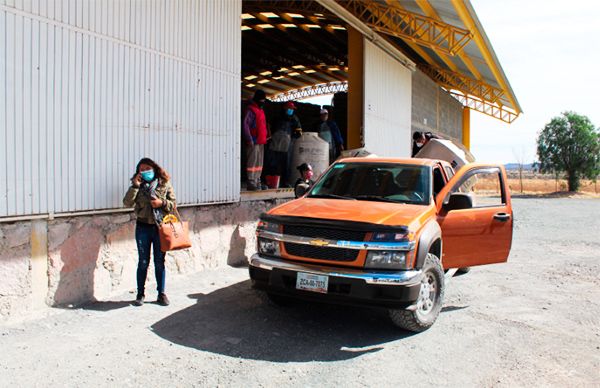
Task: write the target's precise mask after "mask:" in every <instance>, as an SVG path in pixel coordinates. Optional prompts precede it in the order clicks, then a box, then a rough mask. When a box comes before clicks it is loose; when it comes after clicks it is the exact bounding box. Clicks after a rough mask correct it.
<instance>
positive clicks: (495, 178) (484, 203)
mask: <svg viewBox="0 0 600 388" xmlns="http://www.w3.org/2000/svg"><path fill="white" fill-rule="evenodd" d="M500 179H501V175H500V170H499V169H497V168H492V169H485V170H476V171H475V172H473V173H470V174H469V175H467V178H466V179H465V180H463V181H462V183H461V184H460V185H459V186H458V187H457V188H455V189H454V190H453V191H452V192H453V193H464V194H468V196H469V197H471V200H472V202H473V207H488V206H501V205H503V204H504V203H505V201H504V195H503V193H502V184H501V180H500Z"/></svg>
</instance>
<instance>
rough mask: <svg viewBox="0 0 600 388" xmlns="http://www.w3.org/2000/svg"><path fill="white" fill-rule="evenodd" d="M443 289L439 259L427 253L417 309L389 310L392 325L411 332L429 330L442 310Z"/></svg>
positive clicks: (442, 274)
mask: <svg viewBox="0 0 600 388" xmlns="http://www.w3.org/2000/svg"><path fill="white" fill-rule="evenodd" d="M444 289H445V287H444V269H443V268H442V264H441V263H440V259H439V258H438V257H437V256H436V255H434V254H433V253H428V254H427V257H426V258H425V263H424V264H423V281H422V282H421V292H420V293H419V299H418V300H417V308H416V309H415V310H414V311H411V310H406V309H390V310H389V315H390V318H391V320H392V322H393V323H394V325H396V326H398V327H400V328H402V329H404V330H408V331H413V332H421V331H424V330H427V329H429V328H430V327H431V326H432V325H433V323H434V322H435V320H436V319H437V317H438V315H440V311H441V310H442V304H443V301H444ZM432 298H433V300H432Z"/></svg>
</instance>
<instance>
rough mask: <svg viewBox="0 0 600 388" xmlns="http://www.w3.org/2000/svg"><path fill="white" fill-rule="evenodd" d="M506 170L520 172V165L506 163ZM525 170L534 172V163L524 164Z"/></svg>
mask: <svg viewBox="0 0 600 388" xmlns="http://www.w3.org/2000/svg"><path fill="white" fill-rule="evenodd" d="M504 168H506V170H507V171H512V170H518V169H519V163H506V164H505V165H504ZM523 170H524V171H532V170H533V163H528V164H524V165H523Z"/></svg>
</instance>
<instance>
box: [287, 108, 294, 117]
mask: <svg viewBox="0 0 600 388" xmlns="http://www.w3.org/2000/svg"><path fill="white" fill-rule="evenodd" d="M285 113H287V115H288V116H291V115H293V114H294V110H293V109H288V110H286V111H285Z"/></svg>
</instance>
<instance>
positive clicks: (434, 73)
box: [419, 65, 504, 103]
mask: <svg viewBox="0 0 600 388" xmlns="http://www.w3.org/2000/svg"><path fill="white" fill-rule="evenodd" d="M419 69H420V70H421V71H422V72H423V73H425V74H427V75H428V76H429V77H430V78H431V79H433V80H434V81H436V82H437V83H438V84H439V85H441V86H443V87H444V88H446V89H449V90H451V89H456V90H459V91H461V92H462V93H463V94H469V95H473V96H476V97H478V98H481V99H482V100H486V101H488V102H490V103H495V102H497V101H498V100H499V99H500V98H502V97H503V96H504V91H503V90H502V89H500V88H497V87H494V86H492V85H489V84H487V83H485V82H483V81H480V80H477V79H473V78H470V77H467V76H465V75H463V74H461V73H456V72H453V71H449V70H445V69H440V68H436V67H434V66H430V65H419Z"/></svg>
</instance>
